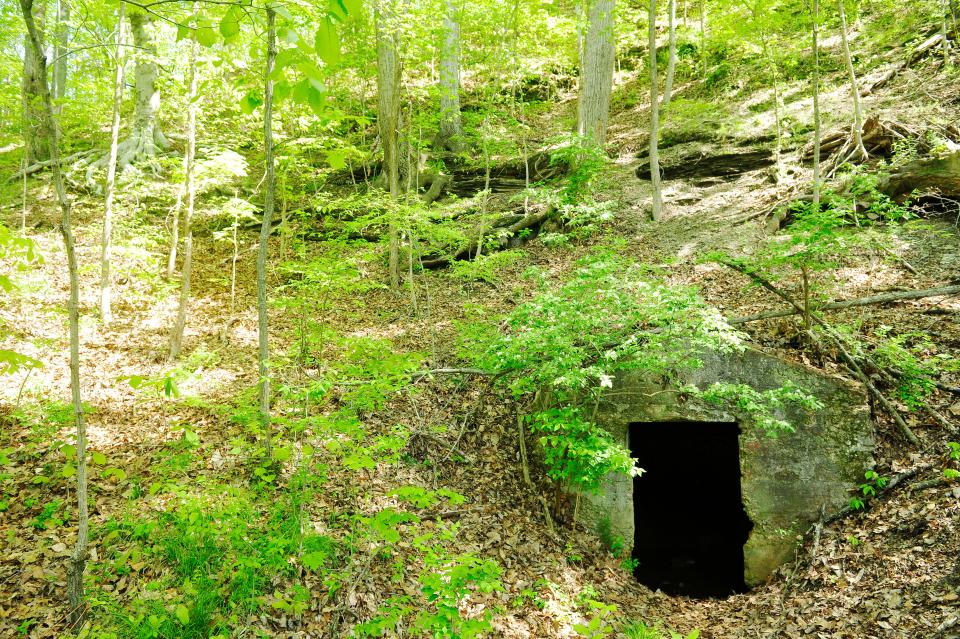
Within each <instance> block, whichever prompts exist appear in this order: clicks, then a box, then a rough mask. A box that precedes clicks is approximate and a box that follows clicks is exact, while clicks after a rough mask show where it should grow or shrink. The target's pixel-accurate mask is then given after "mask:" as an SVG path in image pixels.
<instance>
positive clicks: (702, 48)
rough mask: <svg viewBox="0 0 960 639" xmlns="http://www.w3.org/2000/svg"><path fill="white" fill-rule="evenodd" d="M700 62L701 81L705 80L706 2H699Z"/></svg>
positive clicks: (704, 0)
mask: <svg viewBox="0 0 960 639" xmlns="http://www.w3.org/2000/svg"><path fill="white" fill-rule="evenodd" d="M700 62H701V64H702V66H703V71H702V73H703V79H704V80H706V79H707V0H700Z"/></svg>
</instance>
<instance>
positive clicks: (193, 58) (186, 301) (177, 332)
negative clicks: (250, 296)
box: [170, 2, 269, 360]
mask: <svg viewBox="0 0 960 639" xmlns="http://www.w3.org/2000/svg"><path fill="white" fill-rule="evenodd" d="M198 8H199V7H198V5H197V3H196V2H194V3H193V20H192V21H193V26H194V30H193V37H191V39H190V69H189V71H188V72H187V73H188V76H189V78H188V80H187V82H188V88H187V150H186V154H185V155H186V157H185V159H184V165H185V169H186V170H185V172H184V178H183V180H184V185H183V190H184V193H185V194H186V200H187V206H186V211H185V213H184V216H183V229H184V233H185V235H186V237H185V238H184V243H183V277H182V279H181V282H180V309H179V310H178V312H177V319H176V322H175V323H174V326H173V332H171V334H170V359H171V360H174V359H176V358H177V357H179V356H180V349H181V347H182V345H183V330H184V328H185V327H186V325H187V309H188V308H189V307H190V278H191V276H192V275H193V206H194V199H195V197H196V189H195V185H194V180H193V167H194V158H195V157H196V153H197V32H196V23H197V11H198ZM268 188H269V187H268ZM174 225H176V222H174ZM268 232H269V227H268ZM259 283H260V277H259V270H258V277H257V284H258V286H259ZM258 293H259V289H258ZM258 300H259V297H258Z"/></svg>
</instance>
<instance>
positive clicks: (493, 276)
mask: <svg viewBox="0 0 960 639" xmlns="http://www.w3.org/2000/svg"><path fill="white" fill-rule="evenodd" d="M522 255H523V253H522V252H521V251H515V250H510V251H499V252H496V253H485V254H481V255H479V256H477V257H475V258H473V259H472V260H454V261H453V262H451V263H450V268H449V270H448V274H449V275H450V277H455V278H458V279H462V280H466V281H477V282H486V283H487V284H499V283H500V282H501V280H502V279H503V276H504V270H506V269H508V268H509V267H510V266H512V265H514V264H516V263H517V262H518V261H519V260H520V258H521V257H522Z"/></svg>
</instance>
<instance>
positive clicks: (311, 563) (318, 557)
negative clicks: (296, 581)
mask: <svg viewBox="0 0 960 639" xmlns="http://www.w3.org/2000/svg"><path fill="white" fill-rule="evenodd" d="M326 560H327V553H325V552H323V551H322V550H315V551H313V552H308V553H307V554H305V555H304V556H303V557H302V558H301V559H300V563H302V564H303V565H304V567H305V568H306V569H307V570H313V571H316V570H317V569H319V568H320V567H321V566H323V563H324V562H325V561H326Z"/></svg>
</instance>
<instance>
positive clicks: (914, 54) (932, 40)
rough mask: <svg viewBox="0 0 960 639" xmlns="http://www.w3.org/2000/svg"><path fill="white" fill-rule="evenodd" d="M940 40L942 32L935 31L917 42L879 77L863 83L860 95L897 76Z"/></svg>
mask: <svg viewBox="0 0 960 639" xmlns="http://www.w3.org/2000/svg"><path fill="white" fill-rule="evenodd" d="M942 41H943V34H942V33H935V34H934V35H932V36H930V37H929V38H927V39H926V40H924V41H923V42H921V43H920V44H918V45H917V46H916V47H914V49H913V51H911V52H910V55H909V56H907V57H906V58H905V59H903V60H901V61H900V62H897V63H896V64H894V65H892V66H891V67H890V68H888V69H887V70H886V71H884V72H883V73H882V74H880V77H878V78H877V79H876V80H874V81H873V82H871V83H870V84H865V85H864V87H863V88H862V89H860V95H861V96H862V97H867V96H868V95H870V94H871V93H873V92H874V91H876V90H877V89H879V88H880V87H882V86H883V85H885V84H886V83H887V82H889V81H890V80H892V79H893V78H895V77H897V75H899V73H900V72H901V71H903V70H904V69H906V68H907V67H910V66H912V65H913V64H914V63H916V62H917V61H918V60H920V58H922V57H924V56H925V55H926V54H927V53H929V52H930V51H931V50H933V49H934V48H935V47H936V46H937V45H938V44H940V43H941V42H942Z"/></svg>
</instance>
